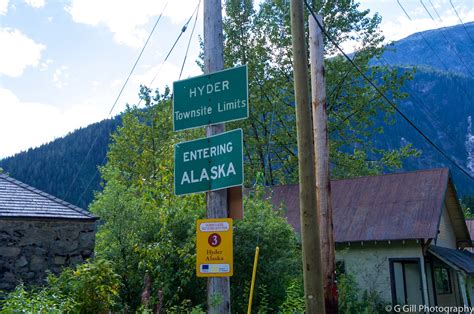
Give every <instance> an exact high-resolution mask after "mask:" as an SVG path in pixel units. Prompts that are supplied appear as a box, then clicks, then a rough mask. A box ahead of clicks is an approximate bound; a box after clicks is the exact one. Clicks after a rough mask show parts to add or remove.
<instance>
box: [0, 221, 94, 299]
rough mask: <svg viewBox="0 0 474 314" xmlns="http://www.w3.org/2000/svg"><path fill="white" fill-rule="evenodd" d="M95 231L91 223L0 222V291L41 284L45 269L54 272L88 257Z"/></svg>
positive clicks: (90, 252) (91, 252)
mask: <svg viewBox="0 0 474 314" xmlns="http://www.w3.org/2000/svg"><path fill="white" fill-rule="evenodd" d="M95 231H96V228H95V222H94V221H76V220H52V219H28V218H16V219H0V290H6V291H9V290H11V289H13V288H14V287H15V286H16V285H17V284H18V283H19V282H20V281H22V282H24V283H32V284H41V283H44V280H45V278H46V276H47V273H46V270H50V271H51V272H53V273H58V272H60V270H61V268H62V267H65V266H70V265H75V264H78V263H81V262H83V261H84V260H85V259H88V258H91V257H92V256H93V253H94V244H95Z"/></svg>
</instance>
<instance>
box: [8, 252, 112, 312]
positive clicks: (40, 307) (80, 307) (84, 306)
mask: <svg viewBox="0 0 474 314" xmlns="http://www.w3.org/2000/svg"><path fill="white" fill-rule="evenodd" d="M119 288H120V277H119V276H118V275H117V274H116V273H114V271H113V267H112V264H111V263H110V262H108V261H105V260H100V259H99V260H95V261H94V262H88V263H85V264H82V265H80V266H78V267H77V268H76V269H72V268H65V269H64V270H63V271H62V273H61V274H60V275H59V276H54V275H49V277H48V284H47V285H46V286H45V287H28V288H25V286H23V285H22V284H21V285H18V286H17V287H16V289H15V290H14V291H13V292H11V293H10V294H9V295H7V297H6V299H5V300H4V301H2V303H1V310H0V313H5V314H7V313H8V314H9V313H45V314H46V313H108V312H109V311H110V310H113V309H114V308H115V307H116V305H117V304H118V301H119V294H118V292H119Z"/></svg>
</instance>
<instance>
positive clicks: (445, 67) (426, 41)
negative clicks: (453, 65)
mask: <svg viewBox="0 0 474 314" xmlns="http://www.w3.org/2000/svg"><path fill="white" fill-rule="evenodd" d="M397 3H398V6H399V7H400V8H401V9H402V11H403V12H404V13H405V15H406V17H407V18H408V19H409V20H410V21H411V22H413V20H412V18H411V16H410V15H409V14H408V12H407V11H406V10H405V8H404V7H403V5H402V4H401V3H400V0H397ZM416 30H417V31H418V34H419V35H420V36H421V38H422V39H423V41H424V42H425V43H426V45H427V46H428V48H429V49H430V50H431V51H432V52H433V54H434V55H435V56H436V57H437V58H438V60H439V62H440V63H441V64H442V65H443V67H444V69H445V70H446V72H449V67H448V66H447V65H446V63H444V61H443V59H442V58H441V57H440V56H439V54H438V52H437V51H436V50H435V49H434V48H433V47H432V46H431V44H430V43H429V41H428V40H427V39H426V38H425V36H424V35H423V32H420V31H419V30H418V28H417V27H416ZM460 88H461V90H462V91H463V93H464V94H465V95H466V97H468V98H471V99H472V98H473V97H472V95H471V93H470V92H468V91H467V90H466V89H465V88H464V87H461V86H460Z"/></svg>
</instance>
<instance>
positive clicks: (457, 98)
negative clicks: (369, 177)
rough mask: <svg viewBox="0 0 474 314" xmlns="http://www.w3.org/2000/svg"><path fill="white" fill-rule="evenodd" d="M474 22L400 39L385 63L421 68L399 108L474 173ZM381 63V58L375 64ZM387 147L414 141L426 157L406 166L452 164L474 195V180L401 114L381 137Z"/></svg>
mask: <svg viewBox="0 0 474 314" xmlns="http://www.w3.org/2000/svg"><path fill="white" fill-rule="evenodd" d="M473 38H474V22H471V23H465V24H464V25H456V26H452V27H445V28H441V29H436V30H429V31H425V32H421V33H416V34H413V35H411V36H409V37H407V38H405V39H402V40H400V41H397V42H394V43H393V45H392V46H391V48H390V49H388V51H386V52H385V53H384V54H383V57H382V58H381V60H380V61H379V62H380V63H382V64H385V65H386V64H389V65H391V66H393V67H401V68H410V67H411V68H413V67H415V68H416V73H415V75H414V79H413V80H412V81H411V82H408V83H407V84H406V85H405V86H404V87H403V90H404V91H405V92H407V93H408V94H409V97H408V98H407V99H405V100H403V101H400V102H399V103H398V108H399V109H400V110H401V111H402V112H403V113H404V114H405V115H406V116H408V118H409V119H410V120H411V121H413V122H414V123H415V125H416V126H417V127H418V128H419V129H420V130H421V131H422V132H423V133H424V134H426V135H427V136H428V137H429V138H430V139H431V140H432V141H433V142H434V143H435V144H436V145H437V146H439V147H440V148H441V149H442V150H443V151H444V152H445V153H446V154H447V155H449V156H450V157H451V158H452V159H453V160H454V161H455V162H456V163H457V164H459V165H460V166H461V167H462V168H463V169H465V170H466V171H467V172H468V173H470V175H471V176H474V129H473V127H472V123H473V122H472V119H474V41H473ZM374 63H375V62H374ZM376 141H378V142H379V143H380V144H381V146H384V147H399V146H400V145H401V144H405V143H412V144H413V145H414V146H415V147H416V148H418V149H419V150H420V151H421V152H422V155H421V156H420V157H418V158H412V159H409V160H407V161H406V162H405V164H404V169H405V170H414V169H421V168H433V167H446V166H448V167H450V169H451V175H452V176H453V178H454V182H455V184H456V187H457V189H458V192H459V194H461V195H467V194H471V195H472V194H474V180H473V179H470V178H469V177H468V176H467V175H466V174H464V173H462V171H460V170H459V169H457V168H456V167H455V166H453V164H452V163H451V162H449V161H447V160H446V158H445V157H443V156H442V155H441V154H440V153H439V152H438V151H437V150H436V149H435V148H433V147H432V146H431V145H430V144H428V143H427V141H426V140H425V139H423V138H422V136H421V135H419V134H418V132H417V131H415V130H414V128H413V127H412V126H410V125H409V124H408V123H407V122H406V121H405V120H404V119H402V118H401V116H400V115H397V116H396V123H395V124H394V125H392V126H385V129H384V134H383V136H376Z"/></svg>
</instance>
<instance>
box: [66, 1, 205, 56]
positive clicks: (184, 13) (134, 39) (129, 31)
mask: <svg viewBox="0 0 474 314" xmlns="http://www.w3.org/2000/svg"><path fill="white" fill-rule="evenodd" d="M187 1H188V2H189V4H186V5H185V6H183V3H182V2H181V1H169V2H168V4H167V6H166V8H165V10H164V13H163V16H166V17H168V18H170V19H171V21H172V22H173V23H180V22H182V21H184V20H185V19H186V18H188V17H189V16H190V15H191V14H192V12H193V10H194V8H195V7H196V5H197V3H198V1H197V0H187ZM165 3H166V1H165V0H136V1H115V0H72V2H71V4H70V5H69V6H67V7H66V11H67V12H68V13H69V14H70V15H71V17H72V19H73V21H74V22H76V23H83V24H87V25H91V26H99V25H104V26H106V27H107V28H108V29H109V30H110V31H111V32H112V33H113V34H114V40H115V41H116V42H117V43H119V44H124V45H127V46H131V47H134V48H138V47H140V46H141V45H142V44H143V43H144V41H145V39H146V37H147V35H148V31H149V30H148V29H146V28H145V26H146V25H147V24H148V23H149V22H150V20H151V19H152V18H153V17H156V16H158V15H159V14H160V13H161V11H162V10H163V8H164V7H165ZM201 7H202V6H201Z"/></svg>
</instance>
